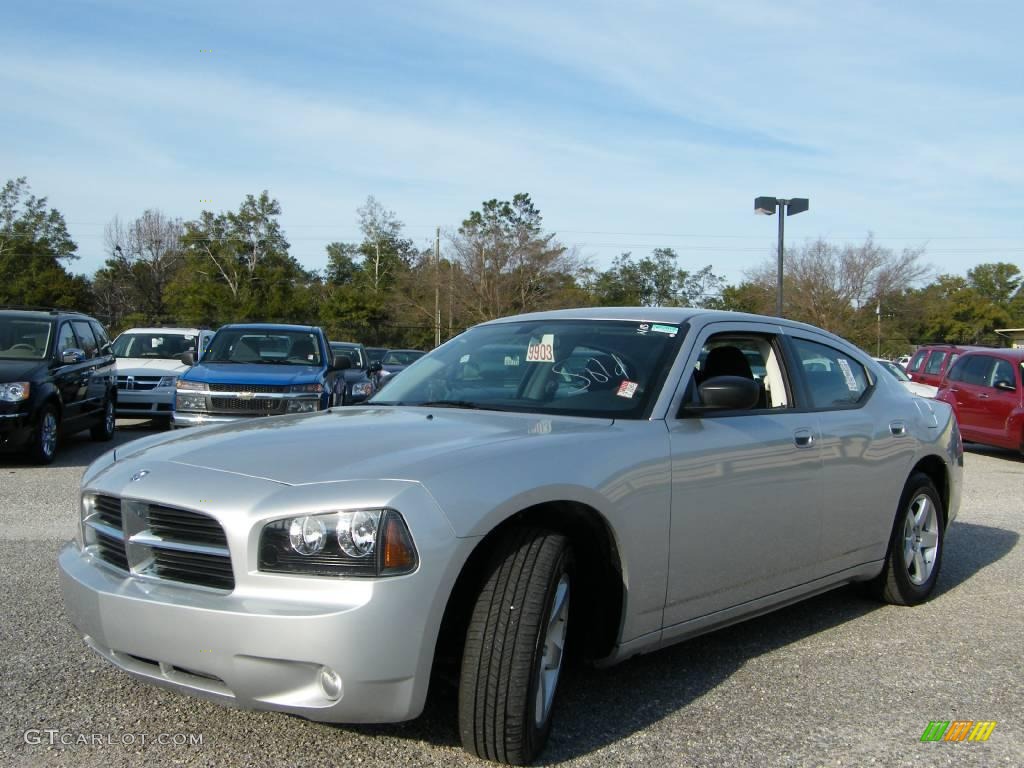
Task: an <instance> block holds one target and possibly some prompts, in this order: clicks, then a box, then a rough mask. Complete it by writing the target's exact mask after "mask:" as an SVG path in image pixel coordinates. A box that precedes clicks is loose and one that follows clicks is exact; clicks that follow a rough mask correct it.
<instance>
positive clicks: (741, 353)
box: [684, 332, 791, 416]
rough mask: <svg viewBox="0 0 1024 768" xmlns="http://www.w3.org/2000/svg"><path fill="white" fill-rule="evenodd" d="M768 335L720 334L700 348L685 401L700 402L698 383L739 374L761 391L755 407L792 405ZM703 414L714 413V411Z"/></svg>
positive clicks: (774, 349) (778, 359)
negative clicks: (751, 381)
mask: <svg viewBox="0 0 1024 768" xmlns="http://www.w3.org/2000/svg"><path fill="white" fill-rule="evenodd" d="M772 338H773V337H771V336H767V335H760V334H738V333H733V332H729V333H719V334H715V335H714V336H711V337H710V338H708V340H707V341H706V342H705V343H704V345H703V347H702V348H701V351H700V355H699V357H698V359H697V365H696V367H695V370H694V372H693V378H692V381H691V384H690V385H688V388H687V393H686V395H685V396H684V401H685V402H687V403H694V404H698V403H699V402H700V395H699V389H698V386H697V385H699V384H701V383H703V382H705V381H707V380H708V379H713V378H716V377H718V376H739V377H740V378H744V379H751V380H753V381H754V382H756V383H757V385H758V388H759V390H760V394H759V396H758V400H757V403H756V404H755V405H754V408H787V407H789V406H790V405H791V402H790V398H789V395H788V393H787V390H786V384H785V379H784V376H783V372H782V366H781V365H780V363H779V361H780V356H779V354H778V352H777V346H776V345H775V344H774V343H773V341H772ZM704 415H705V416H714V415H715V414H714V412H710V413H706V414H704Z"/></svg>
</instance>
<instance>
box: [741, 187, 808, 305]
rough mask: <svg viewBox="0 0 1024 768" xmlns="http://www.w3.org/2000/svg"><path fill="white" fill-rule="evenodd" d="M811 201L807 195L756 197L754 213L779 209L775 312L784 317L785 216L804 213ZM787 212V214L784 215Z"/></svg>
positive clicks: (770, 213) (772, 211) (769, 212)
mask: <svg viewBox="0 0 1024 768" xmlns="http://www.w3.org/2000/svg"><path fill="white" fill-rule="evenodd" d="M810 204H811V201H810V200H808V199H807V198H806V197H791V198H789V199H788V200H786V199H785V198H782V197H755V198H754V213H762V214H764V215H765V216H771V215H772V214H773V213H775V210H776V209H778V211H779V269H778V276H777V280H778V285H777V287H776V289H775V314H776V315H777V316H779V317H782V251H783V247H784V246H783V241H784V240H785V235H786V227H785V224H784V222H785V220H786V219H785V216H795V215H796V214H798V213H803V212H804V211H806V210H807V209H808V208H809V207H810ZM783 214H785V216H783Z"/></svg>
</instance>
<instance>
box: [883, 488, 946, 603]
mask: <svg viewBox="0 0 1024 768" xmlns="http://www.w3.org/2000/svg"><path fill="white" fill-rule="evenodd" d="M945 527H946V510H945V509H944V508H943V505H942V498H941V497H940V496H939V492H938V491H937V490H935V485H934V483H932V481H931V479H930V478H929V477H928V476H927V475H924V474H922V473H920V472H918V473H915V474H913V475H911V476H910V479H909V480H908V481H907V485H906V487H905V488H904V489H903V495H902V497H901V498H900V506H899V509H898V510H897V512H896V521H895V523H894V524H893V528H892V535H891V536H890V537H889V551H888V552H887V553H886V555H885V566H884V567H883V569H882V573H881V574H879V576H878V577H877V578H876V579H875V580H874V581H873V582H871V591H872V592H873V593H874V595H875V597H877V598H878V599H880V600H882V601H883V602H886V603H890V604H892V605H917V604H918V603H923V602H924V601H925V600H927V599H928V598H929V597H930V596H931V594H932V592H933V591H934V589H935V583H936V582H937V581H938V578H939V569H940V567H941V566H942V552H943V549H944V545H945V538H946V531H945Z"/></svg>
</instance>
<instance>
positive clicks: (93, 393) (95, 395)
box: [71, 320, 109, 416]
mask: <svg viewBox="0 0 1024 768" xmlns="http://www.w3.org/2000/svg"><path fill="white" fill-rule="evenodd" d="M71 325H73V326H74V328H75V336H77V337H78V343H79V344H81V345H82V349H83V350H84V351H85V360H86V365H85V366H84V370H83V376H84V384H85V392H84V394H83V397H82V400H81V412H82V415H83V416H89V415H96V414H97V413H98V412H100V411H101V410H102V409H103V402H104V399H105V397H106V392H107V389H106V383H107V378H108V376H109V366H108V364H107V360H106V358H105V356H104V355H103V354H101V352H100V348H99V341H97V339H96V334H95V333H94V332H93V329H92V325H91V324H90V323H89V322H88V321H87V320H73V321H72V322H71Z"/></svg>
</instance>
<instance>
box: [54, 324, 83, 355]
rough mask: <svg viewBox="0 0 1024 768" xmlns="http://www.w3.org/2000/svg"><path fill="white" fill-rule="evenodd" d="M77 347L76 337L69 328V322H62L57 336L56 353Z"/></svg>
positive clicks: (60, 353) (59, 353)
mask: <svg viewBox="0 0 1024 768" xmlns="http://www.w3.org/2000/svg"><path fill="white" fill-rule="evenodd" d="M78 348H79V347H78V339H76V338H75V332H74V331H73V330H71V323H62V324H61V326H60V335H59V336H58V337H57V355H58V356H59V355H63V354H64V352H65V351H66V350H69V349H78Z"/></svg>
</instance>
